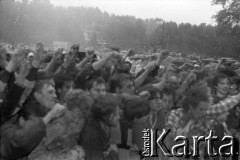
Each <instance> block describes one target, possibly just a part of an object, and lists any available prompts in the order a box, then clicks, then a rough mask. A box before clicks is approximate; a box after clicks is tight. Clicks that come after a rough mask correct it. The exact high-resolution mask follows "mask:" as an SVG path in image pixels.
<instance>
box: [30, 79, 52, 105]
mask: <svg viewBox="0 0 240 160" xmlns="http://www.w3.org/2000/svg"><path fill="white" fill-rule="evenodd" d="M33 96H34V98H35V99H36V101H37V102H39V103H40V104H41V105H43V106H44V107H47V108H48V109H51V107H52V106H53V105H54V104H55V103H56V98H57V96H56V91H55V88H54V86H53V84H52V83H51V82H50V81H48V80H42V81H38V82H37V83H36V85H35V87H34V93H33Z"/></svg>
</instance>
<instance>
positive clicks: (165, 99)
mask: <svg viewBox="0 0 240 160" xmlns="http://www.w3.org/2000/svg"><path fill="white" fill-rule="evenodd" d="M161 92H162V107H163V110H164V112H169V111H170V110H171V109H172V107H173V102H174V97H175V88H174V87H172V86H171V85H166V86H165V87H164V88H163V89H162V91H161Z"/></svg>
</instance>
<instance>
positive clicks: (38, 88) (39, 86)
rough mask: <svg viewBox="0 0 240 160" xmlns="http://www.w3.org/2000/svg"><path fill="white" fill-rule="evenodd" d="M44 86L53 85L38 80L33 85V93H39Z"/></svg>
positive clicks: (49, 82) (47, 81)
mask: <svg viewBox="0 0 240 160" xmlns="http://www.w3.org/2000/svg"><path fill="white" fill-rule="evenodd" d="M45 85H48V86H54V84H53V83H52V82H51V81H50V80H39V81H37V82H36V83H35V86H34V89H33V91H34V92H41V91H42V89H43V87H44V86H45Z"/></svg>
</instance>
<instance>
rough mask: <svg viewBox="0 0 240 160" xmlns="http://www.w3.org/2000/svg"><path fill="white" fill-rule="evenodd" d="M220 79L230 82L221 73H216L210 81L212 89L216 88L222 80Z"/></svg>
mask: <svg viewBox="0 0 240 160" xmlns="http://www.w3.org/2000/svg"><path fill="white" fill-rule="evenodd" d="M222 79H228V80H229V82H230V78H229V77H228V76H227V75H226V74H223V73H218V74H217V75H216V76H215V77H214V78H213V80H212V85H213V86H212V87H215V86H217V84H218V83H219V82H220V81H221V80H222Z"/></svg>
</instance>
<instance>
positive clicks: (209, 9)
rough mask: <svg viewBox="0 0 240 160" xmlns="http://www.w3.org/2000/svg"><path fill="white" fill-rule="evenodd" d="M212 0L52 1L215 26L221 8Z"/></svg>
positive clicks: (121, 13)
mask: <svg viewBox="0 0 240 160" xmlns="http://www.w3.org/2000/svg"><path fill="white" fill-rule="evenodd" d="M211 1H212V0H51V2H52V3H53V4H54V5H58V6H66V7H67V6H88V7H98V8H99V9H101V10H102V11H106V12H108V13H110V14H111V13H113V14H116V15H131V16H135V17H137V18H143V19H146V18H162V19H163V20H165V21H174V22H177V23H191V24H197V25H199V24H201V23H207V24H212V25H215V24H216V23H215V21H214V19H212V16H213V15H214V14H216V12H217V11H219V10H220V9H221V8H220V6H212V5H211Z"/></svg>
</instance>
